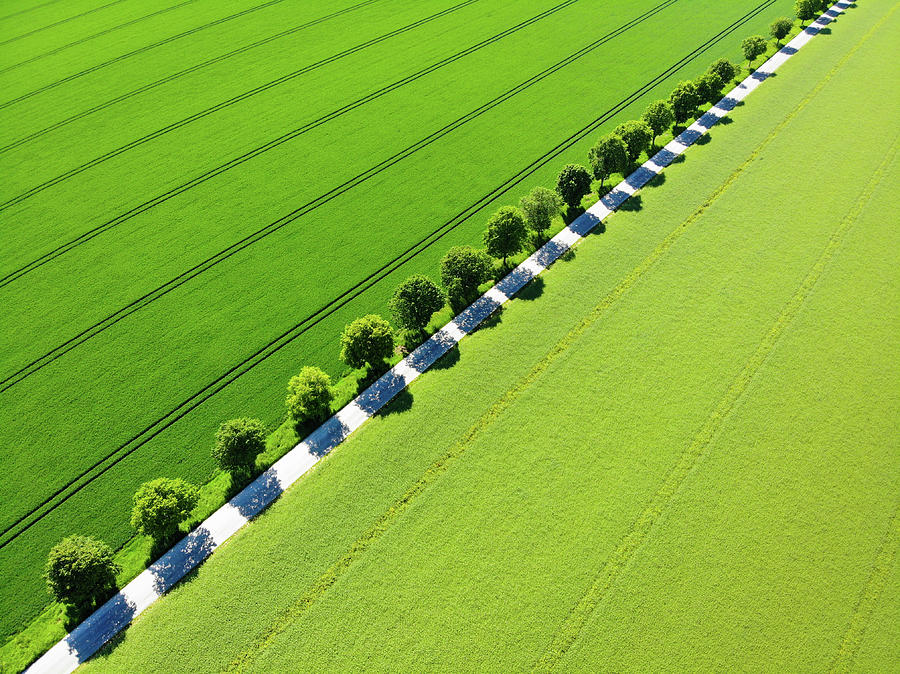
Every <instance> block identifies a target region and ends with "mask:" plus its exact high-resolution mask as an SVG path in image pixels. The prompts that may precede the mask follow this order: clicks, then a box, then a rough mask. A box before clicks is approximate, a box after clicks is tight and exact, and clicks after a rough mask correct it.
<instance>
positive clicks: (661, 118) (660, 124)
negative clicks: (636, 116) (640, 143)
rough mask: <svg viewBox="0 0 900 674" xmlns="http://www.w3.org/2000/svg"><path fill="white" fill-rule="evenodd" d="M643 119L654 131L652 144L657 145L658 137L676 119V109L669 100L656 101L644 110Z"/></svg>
mask: <svg viewBox="0 0 900 674" xmlns="http://www.w3.org/2000/svg"><path fill="white" fill-rule="evenodd" d="M641 119H642V120H644V122H645V123H646V124H647V126H649V127H650V129H651V130H652V131H653V139H652V140H651V144H653V145H656V137H657V136H659V135H660V134H661V133H665V132H666V131H668V130H669V128H670V127H671V126H672V123H673V122H674V121H675V111H674V110H672V104H671V103H669V101H654V102H653V103H651V104H650V105H648V106H647V109H646V110H644V114H643V115H641Z"/></svg>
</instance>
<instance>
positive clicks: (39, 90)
mask: <svg viewBox="0 0 900 674" xmlns="http://www.w3.org/2000/svg"><path fill="white" fill-rule="evenodd" d="M282 1H283V0H271V1H270V2H266V3H263V4H262V5H258V6H256V7H250V8H248V9H245V10H242V11H240V12H237V13H235V14H231V15H229V16H225V17H222V18H221V19H216V20H215V21H211V22H210V23H207V24H204V25H202V26H197V27H195V28H191V29H190V30H187V31H184V32H183V33H178V34H177V35H171V36H169V37H167V38H165V39H162V40H159V41H158V42H153V43H151V44H148V45H144V46H143V47H139V48H138V49H134V50H132V51H130V52H126V53H125V54H120V55H119V56H115V57H113V58H111V59H108V60H106V61H103V62H102V63H98V64H97V65H93V66H91V67H89V68H85V69H84V70H81V71H79V72H77V73H73V74H71V75H66V76H65V77H63V78H61V79H58V80H56V81H55V82H51V83H50V84H45V85H44V86H42V87H38V88H37V89H35V90H33V91H30V92H28V93H27V94H22V95H21V96H16V97H15V98H13V99H10V100H8V101H6V102H5V103H0V110H2V109H4V108H7V107H9V106H10V105H13V104H15V103H21V102H22V101H24V100H26V99H28V98H31V97H32V96H37V95H38V94H41V93H44V92H45V91H49V90H50V89H54V88H56V87H58V86H59V85H61V84H65V83H66V82H71V81H72V80H75V79H78V78H79V77H83V76H85V75H89V74H90V73H93V72H96V71H98V70H100V69H102V68H105V67H107V66H109V65H112V64H114V63H118V62H119V61H124V60H125V59H128V58H131V57H132V56H137V55H138V54H143V53H144V52H147V51H150V50H151V49H155V48H156V47H160V46H162V45H164V44H168V43H169V42H174V41H175V40H179V39H181V38H183V37H186V36H188V35H193V34H194V33H197V32H200V31H201V30H205V29H207V28H211V27H212V26H216V25H218V24H220V23H225V22H226V21H230V20H232V19H235V18H238V17H240V16H244V15H245V14H250V13H251V12H255V11H256V10H258V9H264V8H265V7H268V6H269V5H273V4H276V3H278V2H282ZM372 2H378V0H366V2H363V3H360V4H361V5H362V4H368V3H372Z"/></svg>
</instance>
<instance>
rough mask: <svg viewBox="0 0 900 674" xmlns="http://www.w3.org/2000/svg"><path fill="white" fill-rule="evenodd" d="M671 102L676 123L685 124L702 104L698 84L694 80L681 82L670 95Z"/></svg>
mask: <svg viewBox="0 0 900 674" xmlns="http://www.w3.org/2000/svg"><path fill="white" fill-rule="evenodd" d="M669 103H671V104H672V110H673V112H674V113H675V122H676V124H684V123H685V122H686V121H687V120H689V119H690V118H691V116H692V115H693V114H694V111H695V110H696V109H697V106H698V105H700V96H699V95H698V94H697V86H696V85H695V84H694V83H693V82H679V83H678V86H676V87H675V89H674V90H673V91H672V93H671V94H670V95H669Z"/></svg>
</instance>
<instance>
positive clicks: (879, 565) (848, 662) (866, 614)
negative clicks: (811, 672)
mask: <svg viewBox="0 0 900 674" xmlns="http://www.w3.org/2000/svg"><path fill="white" fill-rule="evenodd" d="M898 511H900V503H898V504H897V505H895V506H894V514H893V515H892V516H891V519H890V521H889V522H888V528H887V531H886V532H885V534H884V536H883V537H882V540H881V545H880V546H879V549H878V554H877V555H876V556H875V562H874V563H873V565H872V571H871V573H870V574H869V578H868V581H867V582H866V585H865V586H864V587H863V590H862V593H861V594H860V596H859V599H858V600H857V602H856V607H855V608H854V610H853V616H852V617H851V619H850V623H849V624H848V625H847V631H846V633H845V634H844V638H843V639H842V640H841V647H840V648H839V649H838V652H837V654H836V655H835V658H834V661H833V662H832V664H831V667H830V668H829V671H831V672H841V673H843V672H849V671H850V670H851V669H852V667H853V662H854V660H855V658H856V654H857V652H858V651H859V647H860V646H861V645H862V638H863V635H864V634H865V631H866V627H868V625H869V621H870V620H871V618H872V613H873V612H874V610H875V605H876V604H877V603H878V598H879V597H880V596H881V593H882V591H884V584H885V583H886V582H887V578H888V575H889V574H890V572H891V570H892V569H893V568H894V561H895V558H896V556H897V542H898V539H900V519H898V517H897V515H898Z"/></svg>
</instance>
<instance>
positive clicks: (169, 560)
mask: <svg viewBox="0 0 900 674" xmlns="http://www.w3.org/2000/svg"><path fill="white" fill-rule="evenodd" d="M851 2H852V0H840V2H838V3H837V4H835V5H833V6H832V7H831V8H830V9H829V10H827V11H826V12H825V13H824V14H822V16H820V17H819V18H818V19H817V20H816V21H815V22H813V23H812V24H811V25H810V26H808V27H807V28H806V29H804V30H803V31H802V32H801V33H800V35H798V36H797V37H796V38H794V40H792V41H791V42H790V43H789V44H788V45H786V46H785V47H783V48H782V49H781V50H780V51H779V52H777V53H776V54H775V55H774V56H772V57H771V58H770V59H769V60H768V61H766V63H764V64H763V66H762V67H761V68H760V69H758V70H757V71H756V72H755V73H754V74H752V75H751V76H750V77H748V78H747V79H745V80H744V81H743V82H741V83H740V84H739V85H738V86H737V87H735V88H734V89H733V90H732V91H731V92H729V94H728V95H726V96H725V98H723V99H722V100H721V101H719V103H717V104H716V106H714V107H713V108H711V109H710V110H709V111H708V112H706V113H705V114H704V115H702V116H701V117H700V119H698V120H697V121H696V122H694V123H693V124H691V125H690V126H689V127H688V128H687V129H685V130H684V131H683V132H682V133H681V134H680V135H679V136H678V137H677V138H676V139H675V140H673V141H672V142H671V143H669V144H668V145H667V146H666V147H665V148H663V149H662V150H660V151H659V152H657V153H656V154H655V155H654V156H653V157H652V158H651V159H650V160H648V161H647V162H645V163H644V164H643V165H642V166H641V167H640V168H638V169H637V170H636V171H635V172H634V173H632V174H631V175H629V176H628V177H627V178H625V180H623V181H622V182H621V183H619V185H617V186H616V188H614V189H613V191H612V192H610V193H609V194H607V195H606V196H605V197H604V198H603V199H601V200H600V201H598V202H597V203H596V204H594V205H593V206H592V207H591V208H590V209H588V210H587V211H586V212H585V213H584V214H583V215H581V216H579V217H578V218H577V219H576V220H574V221H573V222H572V223H571V224H570V225H568V226H567V227H565V228H564V229H563V230H562V231H561V232H559V233H558V234H557V235H556V236H554V237H553V238H552V239H550V241H548V242H547V243H546V244H545V245H544V246H542V247H541V248H540V249H539V250H538V251H537V252H535V253H534V254H532V255H531V256H530V257H528V258H527V259H526V260H525V261H524V262H522V263H521V264H520V265H519V266H517V267H516V268H515V269H513V270H512V271H511V272H510V273H509V274H508V275H507V276H505V277H504V278H503V279H502V280H500V281H499V282H498V283H497V284H496V285H494V286H493V287H492V288H491V289H490V290H489V291H488V292H486V293H485V294H484V295H482V296H481V297H480V298H479V299H477V300H476V301H475V302H473V303H472V304H471V305H469V307H468V308H466V309H465V310H464V311H462V312H461V313H460V314H458V315H457V316H456V317H455V318H454V319H453V320H452V321H450V322H449V323H448V324H447V325H445V326H444V327H443V328H441V329H440V330H439V331H438V332H436V333H435V334H434V335H432V336H431V337H430V338H429V339H427V340H426V341H425V342H424V343H423V344H422V345H421V346H419V347H418V348H416V349H415V351H413V352H412V353H411V354H410V355H409V356H407V357H406V358H404V359H403V360H401V361H400V362H399V363H397V364H396V365H395V366H393V367H392V368H391V369H390V370H388V371H387V372H386V373H385V374H384V375H382V376H381V377H380V378H379V379H378V380H377V381H376V382H375V383H374V384H372V385H371V386H369V387H368V388H367V389H366V390H365V391H363V392H362V393H361V394H360V395H358V396H357V397H356V398H354V399H353V401H351V402H350V403H349V404H347V405H346V406H345V407H344V408H342V409H341V410H340V411H339V412H337V413H336V414H335V415H334V416H332V417H331V418H330V419H328V421H326V422H325V423H323V424H322V425H321V426H319V427H318V428H317V429H316V430H315V431H313V432H312V433H310V435H308V436H307V437H306V438H305V439H304V440H303V441H302V442H301V443H299V444H298V445H297V446H296V447H294V448H293V449H291V450H290V451H289V452H288V453H287V454H285V455H284V456H283V457H282V458H281V459H279V460H278V461H276V462H275V463H274V464H273V465H272V466H271V467H270V468H269V469H268V470H266V471H264V472H263V473H262V474H261V475H260V476H259V477H257V478H256V479H255V480H254V481H253V482H251V483H250V484H249V485H248V486H247V487H245V488H244V489H243V490H242V491H241V492H240V493H239V494H238V495H237V496H235V497H233V498H232V499H231V500H230V501H228V503H226V504H225V505H224V506H222V507H221V508H220V509H219V510H217V511H216V512H215V513H213V514H212V515H211V516H210V517H209V518H207V519H206V520H204V521H203V522H202V523H201V524H200V525H198V526H197V527H196V528H195V529H194V530H193V531H191V532H190V533H189V534H188V535H187V536H185V537H184V538H183V539H182V540H181V541H180V542H179V543H177V544H176V545H175V546H173V547H172V548H171V549H170V550H169V551H168V552H166V553H165V554H164V555H163V556H162V557H161V558H160V559H158V560H157V561H156V562H154V563H153V564H152V565H151V566H150V567H149V568H147V569H146V570H145V571H143V572H142V573H141V574H140V575H138V576H137V578H135V579H134V580H132V581H131V582H130V583H128V584H127V585H126V586H125V587H124V588H122V590H120V591H119V592H118V593H117V594H116V595H115V596H114V597H113V598H112V599H110V600H109V601H107V602H106V603H105V604H104V605H103V606H101V607H100V608H99V609H97V610H96V611H95V612H94V613H93V614H92V615H91V616H90V617H88V618H87V619H86V620H85V621H84V622H82V623H81V624H80V625H79V626H78V627H76V628H75V629H74V630H72V632H71V633H69V634H67V635H66V636H65V637H64V638H63V639H61V640H60V641H59V642H58V643H57V644H56V645H54V646H53V647H52V648H50V650H48V651H47V652H46V653H45V654H44V655H42V656H41V657H40V658H39V659H38V660H37V661H36V662H35V663H33V664H32V665H31V666H30V667H29V668H28V671H29V672H31V673H32V674H39V673H41V672H66V673H68V672H71V671H73V670H74V669H75V668H76V667H78V665H79V664H80V663H81V662H84V661H85V660H86V659H88V658H89V657H90V656H91V655H93V654H94V653H96V652H97V650H99V649H100V648H101V647H102V646H103V645H104V644H105V643H106V642H107V641H109V639H111V638H112V637H113V636H115V635H116V634H118V633H119V632H120V631H121V630H122V629H124V628H125V627H126V626H127V625H128V624H130V623H131V621H132V620H134V618H135V617H137V616H138V615H139V614H140V613H142V612H143V611H144V610H146V608H147V607H148V606H150V605H151V604H153V603H154V602H156V601H157V600H158V599H159V598H160V597H161V596H162V595H163V594H165V593H166V592H168V591H169V590H170V589H171V588H172V587H173V586H175V585H176V584H177V583H178V582H179V581H180V580H181V579H182V578H183V577H184V576H185V575H186V574H187V573H188V572H190V571H191V570H193V569H194V568H196V567H197V566H198V565H199V564H201V563H202V562H203V561H204V560H205V559H206V558H207V557H209V556H210V555H211V554H212V553H213V552H214V551H215V550H216V549H217V548H218V547H219V546H220V545H222V544H223V543H224V542H225V541H226V540H228V539H229V538H231V536H233V535H234V534H235V533H236V532H237V531H238V530H239V529H241V528H242V527H243V526H244V525H245V524H247V522H249V521H250V520H251V519H252V518H254V517H256V516H258V515H259V514H260V513H261V512H263V511H264V510H265V509H266V508H267V507H268V506H269V505H270V504H271V503H272V502H274V501H275V500H276V499H278V497H279V496H280V495H281V494H283V493H284V491H285V490H286V489H287V488H288V487H290V486H291V485H292V484H294V483H296V482H297V481H298V480H299V479H300V478H301V477H302V476H303V475H304V474H306V473H307V472H308V471H309V470H310V469H311V468H312V467H313V466H314V465H315V464H316V463H317V462H318V461H319V460H320V459H321V458H322V457H323V456H325V455H327V454H328V453H329V452H331V451H332V450H333V449H334V448H335V447H337V446H338V445H340V444H341V443H342V442H343V441H344V439H346V438H347V436H349V435H350V434H351V433H353V432H354V431H355V430H356V429H358V428H359V427H360V426H362V425H363V424H364V423H365V422H366V421H367V420H368V419H369V418H371V417H372V416H373V415H374V414H376V413H377V412H378V411H379V410H381V409H382V408H383V407H384V406H385V405H386V404H387V403H388V402H390V401H391V400H392V399H393V398H394V397H395V396H396V395H397V394H398V393H400V392H401V391H403V390H404V389H405V388H406V387H407V386H409V384H410V383H412V382H413V381H415V380H416V379H417V378H418V377H419V376H421V374H422V373H423V372H425V371H426V370H427V369H428V368H429V367H430V366H431V365H433V364H434V363H435V362H437V361H438V360H439V359H440V358H441V357H442V356H443V355H445V354H446V353H447V352H448V351H449V350H450V349H452V348H453V347H455V346H456V345H457V344H458V343H459V341H460V340H461V339H462V338H463V337H464V336H465V335H466V334H468V333H470V332H472V331H473V330H475V329H477V328H478V326H479V325H480V324H481V323H482V322H483V321H484V320H485V319H487V318H488V317H489V316H491V315H492V314H493V313H494V312H496V311H497V309H499V308H500V307H501V306H502V305H503V304H505V303H506V302H508V301H509V300H510V299H511V298H512V297H513V296H514V295H515V294H516V293H517V292H518V291H519V290H521V289H522V288H523V287H525V286H526V285H527V284H528V283H529V282H530V281H531V280H532V279H534V278H535V277H536V276H538V275H539V274H540V273H541V272H543V271H544V270H546V269H547V268H548V267H549V266H550V265H551V264H553V262H555V261H556V260H557V259H558V258H559V257H560V256H562V255H563V254H565V253H566V252H567V251H568V250H569V249H570V248H572V246H574V245H575V244H577V243H578V242H579V241H581V240H582V239H583V238H584V236H585V235H587V234H588V233H589V232H590V231H592V230H593V229H594V228H595V227H596V226H597V225H598V224H600V223H601V222H602V220H603V219H604V218H606V217H608V216H609V215H611V214H612V213H613V212H614V211H615V210H616V209H618V208H619V207H620V206H621V205H622V203H624V202H625V201H626V200H627V199H628V198H629V197H630V196H631V195H633V194H635V193H636V192H637V191H638V190H639V189H640V188H641V187H643V186H644V185H645V184H647V183H648V182H649V181H650V180H652V178H653V177H655V176H656V175H658V174H659V173H661V172H662V171H663V170H664V169H665V167H667V166H668V165H669V164H671V163H672V162H673V161H674V160H675V159H676V158H677V157H678V156H679V155H681V154H682V153H684V152H685V151H686V150H687V149H688V147H690V146H691V145H693V143H694V142H696V141H697V140H698V139H699V138H701V137H703V136H704V135H705V134H706V132H707V131H708V130H709V129H710V128H712V126H714V125H715V124H716V123H717V122H718V121H719V120H720V119H722V118H723V117H725V116H727V115H728V114H729V112H730V111H731V110H733V109H734V107H735V106H736V105H737V103H738V102H739V101H740V100H743V99H744V98H745V97H746V96H747V95H748V94H749V93H750V92H751V91H753V90H754V89H755V88H756V87H757V86H758V85H759V84H760V83H762V82H763V81H765V79H766V78H767V77H768V76H769V75H771V74H772V73H773V72H774V71H775V70H776V69H777V68H778V67H779V66H780V65H781V64H782V63H784V61H786V60H787V59H788V58H790V57H791V56H792V55H793V54H795V53H796V52H797V50H798V49H799V48H801V47H802V46H803V45H804V44H806V42H808V41H809V39H811V38H812V37H814V36H815V35H816V34H818V33H819V32H820V31H821V29H822V28H823V27H824V26H825V25H827V24H828V23H829V22H830V21H831V19H832V18H833V17H834V16H837V15H838V14H840V13H841V12H842V11H843V9H845V8H846V7H848V6H849V5H850V4H851ZM804 38H805V39H804ZM791 45H793V46H791ZM844 229H846V227H844ZM676 231H677V230H676ZM670 236H672V235H670ZM676 239H677V236H676ZM673 242H674V241H673ZM838 243H839V241H838ZM664 244H665V242H663V243H661V244H660V245H659V246H660V247H662V246H664ZM670 246H671V243H670V244H669V246H668V247H670ZM668 247H665V248H663V251H662V253H660V254H659V256H660V257H661V256H662V254H663V253H664V252H665V250H668ZM834 249H836V246H833V247H831V248H826V251H828V250H832V252H833V250H834ZM652 255H653V254H652V253H651V256H652ZM823 255H824V253H823ZM826 261H827V260H826ZM650 266H652V262H651V264H650ZM821 267H822V268H823V267H824V264H823V265H822V266H821ZM640 268H642V265H639V267H638V269H640ZM817 268H819V267H818V265H817ZM814 269H815V268H814ZM811 273H812V272H811ZM818 273H819V274H821V268H819V272H818ZM628 278H631V275H629V277H626V280H623V281H622V282H620V285H621V284H623V283H626V282H627V283H628V285H627V286H625V287H624V288H623V290H622V291H621V292H625V290H627V288H628V287H630V285H632V284H633V283H635V282H637V280H638V279H639V278H640V275H639V274H638V275H636V276H634V277H633V279H632V280H631V281H627V279H628ZM808 278H809V277H808ZM618 287H619V286H617V288H618ZM804 287H805V285H804V286H801V290H802V289H803V288H804ZM615 292H616V291H615V289H614V290H613V292H611V293H610V294H609V295H608V296H607V297H609V298H613V299H610V300H608V301H609V303H612V302H613V301H614V298H615V297H618V295H614V293H615ZM798 292H799V291H798ZM620 294H621V293H620ZM804 297H805V295H804ZM606 301H607V300H604V302H606ZM604 302H601V304H604ZM801 302H802V299H801ZM791 306H792V305H791V304H789V307H791ZM785 310H787V308H786V309H785ZM797 310H799V304H797V306H796V308H794V309H793V311H794V313H796V311H797ZM601 314H602V311H601ZM595 320H596V319H595ZM584 329H586V327H585V328H584ZM781 329H782V330H783V327H782V328H781ZM777 334H780V332H778V333H777ZM564 339H565V338H564ZM573 339H574V338H573ZM558 344H559V343H558ZM773 346H774V344H773ZM563 350H565V349H564V348H563V349H561V351H560V353H561V352H562V351H563ZM545 358H546V357H545ZM551 360H552V358H551ZM541 362H543V361H541ZM549 362H550V361H548V362H547V363H546V364H544V365H543V367H544V368H546V367H547V366H548V365H549ZM539 365H540V363H539V364H538V365H536V366H535V367H536V368H537V367H538V366H539ZM538 374H539V373H538ZM503 400H504V398H501V401H499V402H498V403H495V405H497V404H501V405H502V404H503V403H502V401H503ZM508 404H509V403H506V405H508ZM492 409H493V408H492ZM483 418H485V417H484V416H482V419H483ZM473 432H474V433H477V432H478V430H477V429H476V430H475V431H473ZM455 446H456V445H454V447H455ZM438 461H440V459H439V460H438ZM451 461H452V458H451V459H448V460H447V461H446V462H444V463H436V464H433V465H432V468H433V469H434V470H433V471H432V472H433V473H434V475H433V476H432V477H429V475H430V474H429V473H426V475H425V477H423V478H422V479H420V481H419V482H417V483H416V484H415V485H414V486H413V487H412V488H411V489H410V491H408V492H407V494H408V495H410V498H409V499H407V500H406V502H405V503H406V505H404V503H402V502H400V503H399V505H398V507H399V508H400V509H401V510H400V512H402V509H403V508H405V507H407V505H408V503H409V500H410V499H411V498H413V497H414V496H415V495H416V494H417V493H420V492H421V490H424V489H425V488H426V487H427V486H428V484H430V482H431V481H433V480H434V479H436V477H437V476H438V475H440V474H441V473H442V472H444V471H445V470H446V469H447V466H449V464H450V462H451ZM442 466H444V467H442ZM390 512H391V511H388V514H386V515H385V516H383V517H389V518H390V517H391V515H390ZM398 514H399V513H398ZM379 521H381V520H379ZM388 521H390V520H388ZM376 527H377V523H376ZM370 532H374V536H375V538H374V539H371V540H369V539H360V540H361V541H362V543H361V545H363V546H364V547H363V548H362V549H365V547H368V546H369V545H371V541H372V540H377V537H378V536H379V535H380V533H378V530H377V529H376V528H373V529H371V530H370ZM353 552H354V548H351V551H350V553H349V554H353ZM342 559H344V558H342ZM340 564H341V562H340V561H339V562H338V563H337V565H335V566H334V567H332V569H334V570H335V572H336V573H337V575H334V574H332V575H334V577H333V580H330V578H331V576H329V575H328V573H329V572H326V575H325V576H322V579H325V580H324V581H322V582H324V583H325V584H324V585H320V584H317V585H314V588H316V587H320V588H321V589H320V590H319V591H320V592H322V593H324V591H325V590H327V588H328V587H330V586H331V585H332V584H333V583H334V581H335V580H336V579H337V577H338V576H339V575H340V573H341V572H342V571H343V569H344V568H345V567H340V566H338V565H340ZM329 571H331V569H329ZM320 580H321V579H320ZM297 605H298V606H304V605H306V604H304V601H303V598H302V597H301V600H300V603H299V604H297ZM296 610H299V611H301V612H302V610H303V608H298V609H296ZM276 634H277V632H272V629H271V627H270V629H269V630H268V631H267V632H265V633H264V636H263V637H262V643H263V647H264V645H265V643H268V641H269V640H271V639H272V638H274V636H275V635H276ZM254 652H256V651H255V650H254ZM248 659H252V654H251V655H250V656H249V658H248ZM244 661H245V659H244V658H241V657H239V658H238V659H237V660H236V661H235V662H234V663H233V664H234V665H235V667H234V668H235V669H241V668H242V667H243V663H244Z"/></svg>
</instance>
